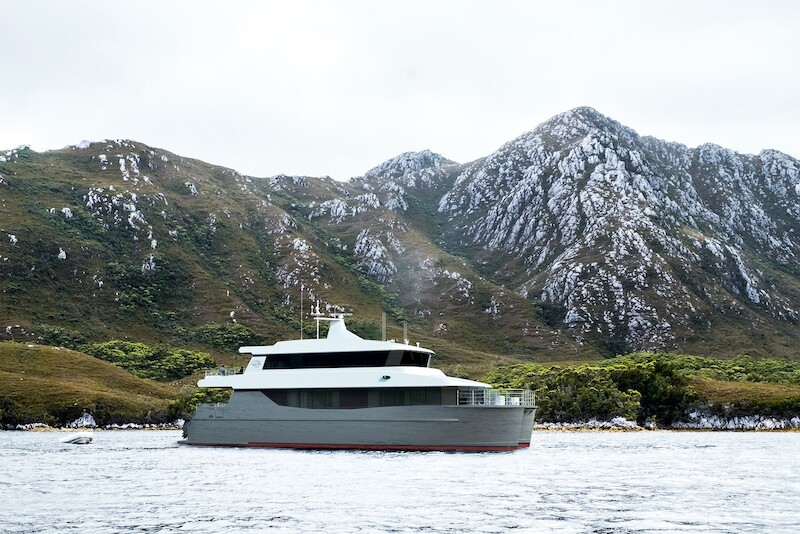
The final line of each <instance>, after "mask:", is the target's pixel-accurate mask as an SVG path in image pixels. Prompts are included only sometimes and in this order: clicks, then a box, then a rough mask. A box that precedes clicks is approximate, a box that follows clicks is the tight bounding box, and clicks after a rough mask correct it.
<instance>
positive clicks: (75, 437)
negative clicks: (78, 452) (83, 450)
mask: <svg viewBox="0 0 800 534" xmlns="http://www.w3.org/2000/svg"><path fill="white" fill-rule="evenodd" d="M92 439H93V436H92V433H91V432H74V433H72V434H69V435H68V436H64V437H63V438H61V439H59V440H58V441H60V442H61V443H69V444H72V445H87V444H89V443H91V442H92Z"/></svg>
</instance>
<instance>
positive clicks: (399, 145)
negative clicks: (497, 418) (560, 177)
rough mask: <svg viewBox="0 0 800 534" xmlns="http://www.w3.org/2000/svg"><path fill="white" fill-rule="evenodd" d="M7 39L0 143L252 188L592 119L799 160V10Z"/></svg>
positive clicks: (568, 7)
mask: <svg viewBox="0 0 800 534" xmlns="http://www.w3.org/2000/svg"><path fill="white" fill-rule="evenodd" d="M0 12H2V21H3V24H2V30H0V149H10V148H15V147H17V146H18V145H22V144H28V145H31V146H32V148H34V149H35V150H40V151H41V150H46V149H52V148H61V147H64V146H66V145H71V144H77V143H79V142H80V141H81V140H84V139H87V140H92V141H96V140H102V139H118V138H125V139H133V140H136V141H139V142H142V143H146V144H148V145H150V146H154V147H158V148H163V149H166V150H169V151H172V152H175V153H177V154H179V155H182V156H187V157H193V158H198V159H201V160H204V161H207V162H209V163H215V164H219V165H224V166H227V167H232V168H234V169H236V170H238V171H240V172H242V173H245V174H249V175H253V176H272V175H275V174H280V173H285V174H297V175H308V176H324V175H329V176H331V177H333V178H336V179H347V178H350V177H352V176H358V175H362V174H364V173H365V172H366V171H367V170H369V169H370V168H372V167H373V166H375V165H378V164H379V163H381V162H383V161H385V160H387V159H389V158H392V157H394V156H396V155H397V154H399V153H401V152H406V151H416V150H422V149H426V148H427V149H430V150H433V151H434V152H438V153H440V154H442V155H443V156H445V157H448V158H450V159H453V160H456V161H458V162H461V163H464V162H468V161H471V160H474V159H477V158H479V157H482V156H486V155H488V154H490V153H492V152H493V151H495V150H496V149H497V148H499V147H500V146H501V145H502V144H503V143H505V142H507V141H510V140H512V139H514V138H516V137H517V136H518V135H520V134H521V133H523V132H526V131H529V130H532V129H533V128H535V127H536V126H537V125H538V124H540V123H542V122H544V121H546V120H547V119H549V118H550V117H552V116H553V115H555V114H557V113H560V112H562V111H566V110H568V109H572V108H574V107H577V106H584V105H586V106H591V107H594V108H595V109H597V110H598V111H600V112H601V113H603V114H605V115H607V116H609V117H611V118H613V119H615V120H617V121H619V122H621V123H623V124H625V125H627V126H630V127H631V128H633V129H635V130H636V131H638V132H639V133H640V134H644V135H653V136H656V137H658V138H661V139H666V140H669V141H678V142H681V143H684V144H686V145H688V146H697V145H699V144H702V143H705V142H713V143H716V144H719V145H722V146H724V147H728V148H731V149H734V150H736V151H739V152H746V153H758V152H759V151H760V150H761V149H763V148H775V149H778V150H782V151H784V152H787V153H789V154H790V155H793V156H795V157H799V158H800V131H798V126H800V30H798V27H800V25H799V23H800V2H796V1H791V0H787V1H783V2H779V1H773V2H770V1H760V2H755V1H752V2H750V1H748V2H738V1H728V0H725V1H699V0H694V1H682V0H681V1H676V0H669V1H667V0H664V1H660V2H651V1H630V2H628V1H625V2H623V1H617V2H615V1H599V0H595V1H586V2H578V1H558V2H556V1H547V2H534V1H519V2H516V1H502V0H493V1H466V0H452V1H450V0H443V1H435V0H425V1H421V0H420V1H415V0H402V1H399V0H397V1H380V0H367V1H327V2H322V1H298V0H292V1H285V2H284V1H281V2H278V1H258V2H244V1H235V2H222V1H220V2H210V1H198V0H192V1H185V2H184V1H144V0H135V1H128V2H115V1H108V0H106V1H102V2H100V1H68V0H58V1H56V0H53V1H31V0H7V1H4V2H3V4H2V7H0Z"/></svg>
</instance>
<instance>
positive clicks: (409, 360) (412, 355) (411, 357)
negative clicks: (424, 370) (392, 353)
mask: <svg viewBox="0 0 800 534" xmlns="http://www.w3.org/2000/svg"><path fill="white" fill-rule="evenodd" d="M429 357H430V356H429V354H428V353H427V352H417V351H411V350H406V351H403V359H402V360H400V365H412V366H415V367H427V366H428V358H429Z"/></svg>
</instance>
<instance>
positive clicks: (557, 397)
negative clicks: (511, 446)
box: [485, 353, 800, 425]
mask: <svg viewBox="0 0 800 534" xmlns="http://www.w3.org/2000/svg"><path fill="white" fill-rule="evenodd" d="M485 380H486V381H487V382H490V383H492V384H495V385H497V386H499V387H510V388H529V389H536V390H537V399H538V403H539V406H540V409H539V412H538V414H537V419H538V420H540V421H552V422H579V421H587V420H590V419H599V420H608V419H611V418H613V417H625V418H627V419H632V420H633V419H635V420H636V421H637V422H638V423H639V424H645V423H647V422H653V423H656V424H658V425H669V424H671V423H673V422H676V421H679V420H682V419H684V418H685V417H686V414H687V413H688V412H689V411H690V410H692V409H703V410H706V411H708V412H710V413H713V414H717V415H722V416H726V417H732V416H737V415H751V414H762V415H770V416H775V417H792V416H795V415H798V414H800V363H798V362H794V361H788V360H783V359H754V358H750V357H748V356H741V357H738V358H734V359H732V360H718V359H715V358H708V357H697V356H687V355H682V354H669V353H637V354H631V355H628V356H619V357H616V358H611V359H608V360H604V361H601V362H596V363H592V364H578V365H569V366H548V365H541V364H518V365H510V366H504V367H501V368H498V369H496V370H494V371H492V372H490V373H489V374H488V375H487V376H486V378H485Z"/></svg>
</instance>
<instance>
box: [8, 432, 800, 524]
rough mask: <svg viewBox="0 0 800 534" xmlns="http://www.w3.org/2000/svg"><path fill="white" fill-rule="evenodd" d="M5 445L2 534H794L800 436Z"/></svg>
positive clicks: (138, 437) (19, 436)
mask: <svg viewBox="0 0 800 534" xmlns="http://www.w3.org/2000/svg"><path fill="white" fill-rule="evenodd" d="M64 435H65V434H64V433H57V432H0V532H15V533H16V532H25V533H34V532H81V533H113V532H126V533H127V532H147V533H151V532H152V533H156V532H163V533H168V532H193V533H194V532H265V531H267V532H321V531H326V532H358V531H360V532H475V531H483V532H505V531H507V530H512V529H514V530H516V531H517V532H529V531H530V532H736V533H739V532H754V533H755V532H758V533H762V532H798V531H800V528H798V527H799V526H800V433H690V432H637V433H603V432H591V433H558V432H554V433H550V432H535V433H534V435H533V442H532V444H531V448H530V449H527V450H521V451H517V452H513V453H472V454H460V453H435V452H433V453H381V452H352V451H348V452H345V451H341V452H340V451H325V452H308V451H293V450H267V449H230V448H195V447H185V446H178V445H177V444H176V441H177V440H178V439H179V438H180V433H179V432H173V431H135V430H131V431H98V432H95V439H94V442H93V443H92V444H90V445H66V444H61V443H59V441H58V440H59V438H60V437H63V436H64Z"/></svg>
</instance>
